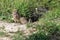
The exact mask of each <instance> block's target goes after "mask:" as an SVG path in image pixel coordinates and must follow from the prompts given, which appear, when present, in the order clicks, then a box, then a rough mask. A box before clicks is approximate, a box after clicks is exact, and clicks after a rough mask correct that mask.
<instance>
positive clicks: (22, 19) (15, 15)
mask: <svg viewBox="0 0 60 40" xmlns="http://www.w3.org/2000/svg"><path fill="white" fill-rule="evenodd" d="M12 16H13V20H14V22H16V23H21V24H26V23H27V20H26V18H25V17H21V16H20V15H19V14H18V12H17V9H14V10H13V12H12Z"/></svg>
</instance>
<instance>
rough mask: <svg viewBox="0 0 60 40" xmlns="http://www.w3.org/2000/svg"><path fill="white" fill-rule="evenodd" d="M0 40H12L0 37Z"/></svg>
mask: <svg viewBox="0 0 60 40" xmlns="http://www.w3.org/2000/svg"><path fill="white" fill-rule="evenodd" d="M0 40H12V39H11V38H8V37H0Z"/></svg>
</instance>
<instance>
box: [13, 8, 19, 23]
mask: <svg viewBox="0 0 60 40" xmlns="http://www.w3.org/2000/svg"><path fill="white" fill-rule="evenodd" d="M12 16H13V20H14V22H17V23H18V22H20V16H19V14H18V12H17V9H13V11H12Z"/></svg>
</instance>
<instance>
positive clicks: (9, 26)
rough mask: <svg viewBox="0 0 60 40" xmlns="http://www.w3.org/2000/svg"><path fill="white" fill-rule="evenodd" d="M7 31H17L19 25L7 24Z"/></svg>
mask: <svg viewBox="0 0 60 40" xmlns="http://www.w3.org/2000/svg"><path fill="white" fill-rule="evenodd" d="M5 30H6V32H17V31H18V26H17V25H16V24H15V23H11V24H9V25H8V24H7V25H6V26H5Z"/></svg>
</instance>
